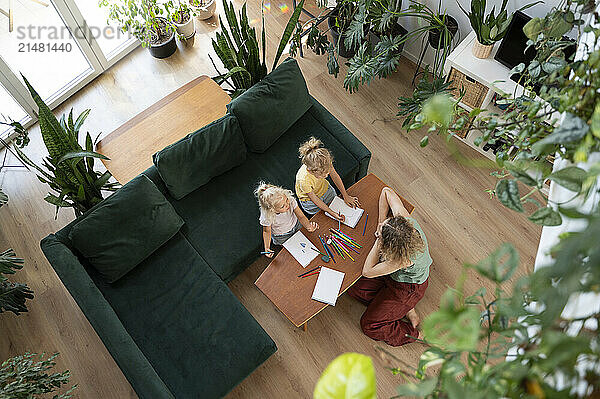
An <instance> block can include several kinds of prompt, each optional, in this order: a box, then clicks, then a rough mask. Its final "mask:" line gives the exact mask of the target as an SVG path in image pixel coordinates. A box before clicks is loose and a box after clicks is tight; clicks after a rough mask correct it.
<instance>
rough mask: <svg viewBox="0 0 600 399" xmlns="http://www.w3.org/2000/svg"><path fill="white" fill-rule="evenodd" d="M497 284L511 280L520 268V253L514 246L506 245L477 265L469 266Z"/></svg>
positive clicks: (468, 265)
mask: <svg viewBox="0 0 600 399" xmlns="http://www.w3.org/2000/svg"><path fill="white" fill-rule="evenodd" d="M466 266H467V267H470V268H473V269H476V270H477V271H478V272H479V273H480V274H481V275H483V276H485V277H487V278H489V279H490V280H492V281H494V282H496V283H503V282H505V281H506V280H508V279H510V278H511V277H512V275H513V274H514V272H515V271H516V270H517V268H518V267H519V253H518V252H517V250H516V249H515V247H513V246H512V244H509V243H504V244H502V245H501V246H500V247H499V248H498V249H496V250H495V251H494V252H492V253H491V254H490V255H489V256H488V257H487V258H485V259H483V260H481V261H480V262H479V263H477V264H476V265H472V264H467V265H466Z"/></svg>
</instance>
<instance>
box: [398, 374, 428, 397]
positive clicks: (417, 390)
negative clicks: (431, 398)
mask: <svg viewBox="0 0 600 399" xmlns="http://www.w3.org/2000/svg"><path fill="white" fill-rule="evenodd" d="M437 380H438V379H437V377H433V378H429V379H427V380H423V381H420V382H409V383H408V384H403V385H400V386H398V387H397V388H396V393H397V394H398V395H400V396H427V395H431V393H433V390H434V389H435V387H436V385H437Z"/></svg>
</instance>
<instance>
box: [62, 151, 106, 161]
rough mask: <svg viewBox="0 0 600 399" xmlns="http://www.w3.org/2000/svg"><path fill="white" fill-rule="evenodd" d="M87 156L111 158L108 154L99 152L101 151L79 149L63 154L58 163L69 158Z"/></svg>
mask: <svg viewBox="0 0 600 399" xmlns="http://www.w3.org/2000/svg"><path fill="white" fill-rule="evenodd" d="M87 157H91V158H99V159H106V160H110V158H108V157H107V156H105V155H102V154H99V153H97V152H94V151H77V152H69V153H67V154H65V155H63V156H62V157H61V158H60V159H59V160H58V163H59V164H60V163H62V162H64V161H66V160H68V159H74V158H87Z"/></svg>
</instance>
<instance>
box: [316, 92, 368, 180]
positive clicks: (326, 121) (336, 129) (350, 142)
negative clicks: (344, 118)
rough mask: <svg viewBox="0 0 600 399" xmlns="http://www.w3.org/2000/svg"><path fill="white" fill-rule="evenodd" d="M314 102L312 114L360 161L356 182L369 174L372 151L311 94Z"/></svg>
mask: <svg viewBox="0 0 600 399" xmlns="http://www.w3.org/2000/svg"><path fill="white" fill-rule="evenodd" d="M310 99H311V101H312V103H313V105H312V107H310V109H309V110H308V112H310V113H311V115H312V116H313V117H314V118H315V119H316V120H318V121H319V122H320V123H321V125H323V127H325V128H326V129H327V130H328V131H329V133H331V134H332V136H333V137H335V138H336V139H337V140H338V141H339V142H340V143H341V144H342V145H343V146H344V147H345V148H346V149H347V150H348V151H349V152H350V153H351V154H352V155H353V156H354V157H355V158H356V160H357V161H358V173H357V175H356V178H355V180H354V182H357V181H358V180H360V179H362V178H363V177H365V176H366V175H367V171H368V169H369V161H370V160H371V151H369V149H368V148H367V147H365V145H364V144H363V143H361V142H360V140H359V139H358V138H357V137H356V136H355V135H354V134H352V132H351V131H350V130H348V129H347V128H346V126H344V125H343V124H342V123H341V122H340V121H339V120H338V119H337V118H336V117H335V116H333V115H332V114H331V113H330V112H329V111H328V110H327V109H326V108H325V107H323V106H322V105H321V103H319V102H318V101H317V100H316V99H315V98H314V97H313V96H310Z"/></svg>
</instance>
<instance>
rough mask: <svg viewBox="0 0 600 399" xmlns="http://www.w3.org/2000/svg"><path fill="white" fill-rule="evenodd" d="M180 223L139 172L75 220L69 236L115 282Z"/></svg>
mask: <svg viewBox="0 0 600 399" xmlns="http://www.w3.org/2000/svg"><path fill="white" fill-rule="evenodd" d="M182 225H183V220H182V219H181V217H180V216H179V215H178V214H177V213H176V212H175V210H174V209H173V206H172V205H171V204H170V203H169V202H168V201H167V199H166V198H165V197H164V195H162V194H161V193H160V191H158V189H157V188H156V186H155V185H154V183H152V181H150V179H148V177H146V176H145V175H139V176H137V177H135V178H134V179H133V180H131V181H130V182H129V183H127V184H126V185H124V186H123V187H121V188H120V189H119V190H118V191H117V192H115V193H114V194H113V195H111V196H110V197H108V198H107V199H105V200H104V201H103V202H102V203H101V204H99V206H98V207H97V208H95V209H94V210H93V211H92V212H90V213H89V214H88V215H87V216H86V217H85V218H83V219H82V220H81V221H79V222H78V223H77V224H75V225H74V226H73V228H72V229H71V231H70V233H69V239H70V240H71V242H72V243H73V246H74V247H75V248H76V249H77V250H78V251H79V252H80V253H81V255H83V256H84V257H85V258H86V259H87V260H88V261H89V262H90V264H91V265H92V266H94V268H96V270H98V272H99V273H100V275H102V277H103V278H105V279H106V280H107V281H108V282H110V283H114V282H115V281H117V280H118V279H120V278H121V277H123V276H124V275H125V274H127V273H128V272H129V271H130V270H132V269H133V268H134V267H136V266H137V265H138V264H139V263H140V262H141V261H143V260H144V259H145V258H147V257H148V256H149V255H151V254H152V253H153V252H154V251H155V250H156V249H157V248H159V247H160V246H161V245H163V244H164V243H165V242H166V241H167V240H169V239H170V238H171V237H173V236H174V235H175V234H176V233H177V232H178V231H179V229H180V228H181V226H182Z"/></svg>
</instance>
